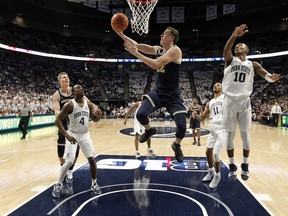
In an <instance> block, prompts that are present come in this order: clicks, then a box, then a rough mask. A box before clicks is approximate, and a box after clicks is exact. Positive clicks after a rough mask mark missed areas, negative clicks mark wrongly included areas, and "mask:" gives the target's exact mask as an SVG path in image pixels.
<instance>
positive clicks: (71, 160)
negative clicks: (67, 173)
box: [65, 154, 75, 167]
mask: <svg viewBox="0 0 288 216" xmlns="http://www.w3.org/2000/svg"><path fill="white" fill-rule="evenodd" d="M74 160H75V156H72V155H69V154H68V155H67V157H66V158H65V163H66V164H67V166H68V167H71V166H72V165H73V163H74Z"/></svg>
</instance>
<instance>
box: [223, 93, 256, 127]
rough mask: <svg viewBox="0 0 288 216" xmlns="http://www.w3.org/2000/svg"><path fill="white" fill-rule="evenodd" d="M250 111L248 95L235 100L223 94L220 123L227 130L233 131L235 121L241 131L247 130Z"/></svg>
mask: <svg viewBox="0 0 288 216" xmlns="http://www.w3.org/2000/svg"><path fill="white" fill-rule="evenodd" d="M251 121H252V112H251V101H250V97H248V98H246V99H243V100H240V101H235V100H231V99H230V98H229V97H227V96H225V97H224V99H223V121H222V125H223V126H224V127H225V128H226V130H227V131H228V132H235V130H236V125H237V123H238V124H239V128H240V131H241V132H248V131H249V130H250V127H251Z"/></svg>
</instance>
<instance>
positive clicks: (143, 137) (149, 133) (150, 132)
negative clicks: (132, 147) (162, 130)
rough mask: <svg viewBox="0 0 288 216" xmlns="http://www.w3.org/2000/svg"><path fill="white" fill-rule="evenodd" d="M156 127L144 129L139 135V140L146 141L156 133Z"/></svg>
mask: <svg viewBox="0 0 288 216" xmlns="http://www.w3.org/2000/svg"><path fill="white" fill-rule="evenodd" d="M156 132H157V131H156V128H153V127H152V128H150V129H149V130H145V132H144V133H143V134H142V135H141V136H140V137H139V142H140V143H143V142H146V141H147V140H148V139H149V138H150V137H151V136H153V135H154V134H156Z"/></svg>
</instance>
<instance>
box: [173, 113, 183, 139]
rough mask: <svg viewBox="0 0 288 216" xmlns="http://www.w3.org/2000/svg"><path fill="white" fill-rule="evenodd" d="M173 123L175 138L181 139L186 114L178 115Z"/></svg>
mask: <svg viewBox="0 0 288 216" xmlns="http://www.w3.org/2000/svg"><path fill="white" fill-rule="evenodd" d="M174 121H175V124H176V127H177V128H176V137H177V138H179V139H183V138H184V136H185V133H186V114H184V113H179V114H176V115H175V116H174Z"/></svg>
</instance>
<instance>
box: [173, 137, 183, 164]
mask: <svg viewBox="0 0 288 216" xmlns="http://www.w3.org/2000/svg"><path fill="white" fill-rule="evenodd" d="M171 148H172V149H173V151H174V152H175V158H176V160H177V161H178V162H179V163H182V162H183V153H182V150H181V146H180V145H179V146H176V143H175V142H173V143H172V145H171Z"/></svg>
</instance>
